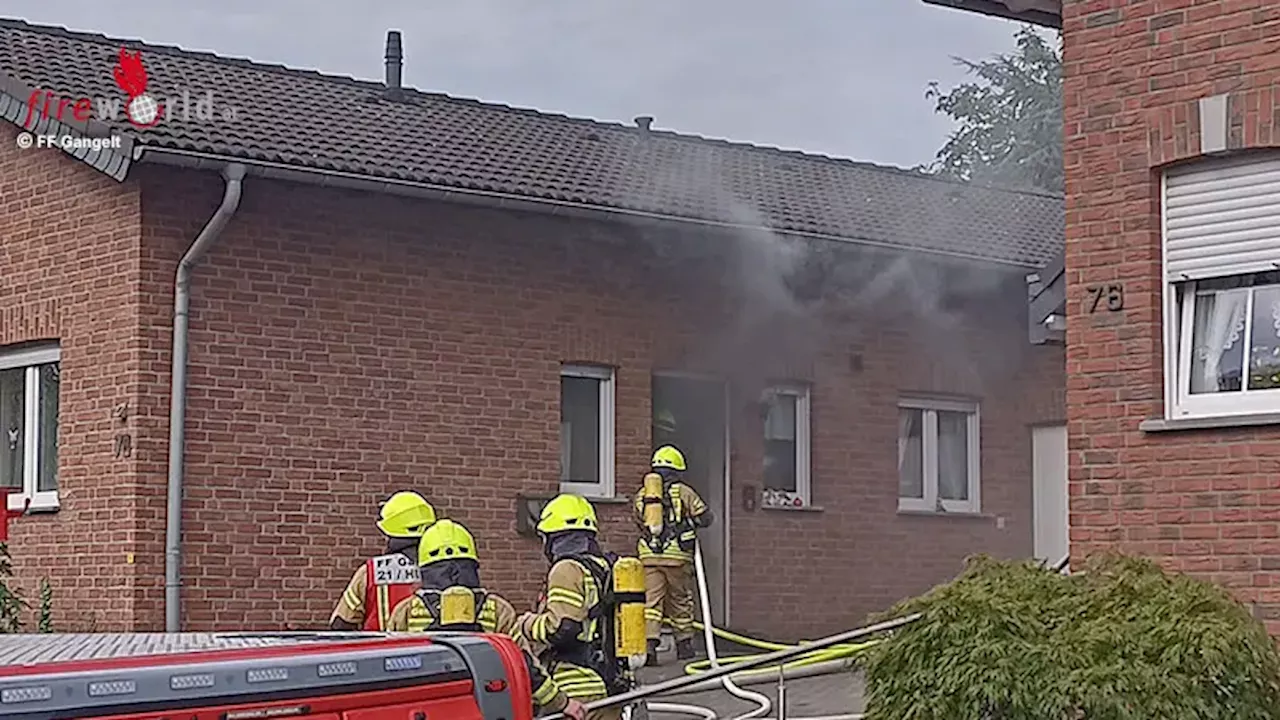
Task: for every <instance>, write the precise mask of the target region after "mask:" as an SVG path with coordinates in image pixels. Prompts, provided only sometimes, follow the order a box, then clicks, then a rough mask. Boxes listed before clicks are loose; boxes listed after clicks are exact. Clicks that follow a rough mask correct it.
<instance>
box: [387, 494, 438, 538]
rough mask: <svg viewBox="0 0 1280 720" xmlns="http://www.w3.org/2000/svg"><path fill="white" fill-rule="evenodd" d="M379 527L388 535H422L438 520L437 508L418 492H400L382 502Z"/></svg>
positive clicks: (402, 536) (411, 536)
mask: <svg viewBox="0 0 1280 720" xmlns="http://www.w3.org/2000/svg"><path fill="white" fill-rule="evenodd" d="M378 515H379V518H378V529H379V530H381V531H382V533H383V534H384V535H386V536H388V537H394V538H415V537H422V533H423V532H425V531H426V529H427V528H428V527H431V524H432V523H434V522H435V521H436V511H435V508H433V507H431V503H429V502H427V500H426V498H424V497H422V496H421V495H419V494H418V493H416V492H409V491H404V492H398V493H396V494H395V495H392V496H391V498H390V499H388V500H387V501H386V502H385V503H383V504H382V511H381V512H380V513H379V514H378Z"/></svg>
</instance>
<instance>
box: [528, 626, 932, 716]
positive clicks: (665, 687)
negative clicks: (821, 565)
mask: <svg viewBox="0 0 1280 720" xmlns="http://www.w3.org/2000/svg"><path fill="white" fill-rule="evenodd" d="M921 617H922V615H921V614H920V613H912V614H911V615H904V616H902V617H899V618H894V619H893V620H886V621H885V622H881V623H876V624H875V625H868V626H866V627H860V628H857V629H854V630H846V631H845V632H842V633H839V634H836V635H831V636H830V637H825V638H820V639H818V640H814V641H812V642H809V643H806V644H805V645H802V646H799V647H792V648H787V649H785V650H778V651H776V652H771V653H766V654H764V655H760V656H758V657H756V658H754V659H752V660H746V661H743V662H742V663H739V665H740V669H741V670H755V669H757V668H762V667H768V666H770V665H776V664H778V663H785V662H786V661H788V660H791V659H793V658H797V657H800V656H801V655H804V654H805V652H806V648H807V649H809V650H823V649H826V648H829V647H832V646H835V645H841V644H846V643H851V642H854V641H857V640H862V639H864V638H868V637H873V636H875V635H879V634H880V633H885V632H890V631H892V630H897V629H898V628H900V627H903V626H905V625H909V624H911V623H913V622H915V621H916V620H919V619H920V618H921ZM732 673H733V667H732V666H729V665H721V666H720V667H718V668H715V669H712V670H708V671H707V672H705V673H702V674H701V675H685V676H684V677H677V678H672V679H670V680H665V681H663V682H660V683H655V684H653V685H647V686H644V687H639V688H636V689H634V690H629V691H627V692H625V693H621V694H618V695H612V696H610V697H606V698H601V699H599V700H593V701H591V702H589V703H586V704H585V707H586V709H587V710H603V709H605V708H611V707H618V706H625V705H630V704H632V703H635V702H636V701H639V700H644V699H646V698H650V697H654V696H657V695H664V694H670V693H673V692H675V691H677V690H685V689H687V688H689V687H692V686H694V685H696V684H698V683H700V682H703V681H706V680H718V679H720V678H722V677H724V676H726V675H730V674H732ZM699 714H701V713H699ZM562 718H564V714H563V713H555V714H552V715H548V716H546V718H545V719H544V720H562Z"/></svg>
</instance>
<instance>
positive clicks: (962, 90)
mask: <svg viewBox="0 0 1280 720" xmlns="http://www.w3.org/2000/svg"><path fill="white" fill-rule="evenodd" d="M1014 37H1015V39H1016V41H1017V50H1016V51H1014V52H1010V53H1006V54H1003V55H997V56H995V57H992V58H990V59H988V60H983V61H981V62H973V61H970V60H965V59H963V58H953V59H954V60H955V61H956V62H957V63H959V64H960V65H962V66H963V67H964V68H965V69H966V70H967V71H968V73H969V74H971V75H973V76H975V77H976V80H975V81H974V82H967V83H964V84H961V85H958V86H956V87H955V88H953V89H952V90H951V91H950V92H943V91H942V90H940V89H939V87H938V83H936V82H934V83H930V84H929V89H928V91H927V92H926V93H925V96H926V97H927V98H929V99H930V100H933V101H934V110H935V111H936V112H939V113H942V114H945V115H947V116H949V117H951V119H952V120H953V121H955V123H956V129H955V130H954V131H953V132H952V133H951V135H950V136H949V137H948V138H947V142H946V144H945V145H943V146H942V149H941V150H939V151H938V154H937V156H936V157H935V159H934V162H933V164H932V165H930V166H928V167H927V168H926V169H927V170H930V171H933V172H936V173H939V174H941V175H945V176H948V177H954V178H957V179H961V180H974V181H979V182H986V183H992V184H997V185H1004V186H1010V187H1030V188H1033V189H1037V190H1043V191H1048V192H1055V193H1060V192H1062V189H1063V187H1062V57H1061V55H1060V53H1059V50H1058V47H1057V46H1055V44H1051V43H1050V42H1049V41H1048V40H1046V39H1045V38H1044V37H1043V36H1042V35H1041V34H1040V33H1039V32H1037V31H1036V30H1035V29H1034V28H1031V27H1024V28H1022V29H1021V30H1019V31H1018V32H1017V34H1016V35H1015V36H1014Z"/></svg>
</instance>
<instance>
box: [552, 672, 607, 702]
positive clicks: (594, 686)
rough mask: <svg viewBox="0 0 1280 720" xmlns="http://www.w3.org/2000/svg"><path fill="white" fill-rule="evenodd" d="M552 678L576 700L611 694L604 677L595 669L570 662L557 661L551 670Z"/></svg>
mask: <svg viewBox="0 0 1280 720" xmlns="http://www.w3.org/2000/svg"><path fill="white" fill-rule="evenodd" d="M551 679H553V680H555V681H556V685H559V686H560V689H561V690H562V691H564V694H565V695H567V696H569V697H571V698H574V699H576V700H582V701H584V702H585V701H586V700H588V699H595V698H602V697H605V696H606V695H608V694H609V688H607V687H606V686H605V684H604V678H602V677H600V674H599V673H597V672H595V671H594V670H588V669H587V668H584V667H578V666H577V665H570V664H569V663H557V664H556V666H555V670H553V671H552V672H551Z"/></svg>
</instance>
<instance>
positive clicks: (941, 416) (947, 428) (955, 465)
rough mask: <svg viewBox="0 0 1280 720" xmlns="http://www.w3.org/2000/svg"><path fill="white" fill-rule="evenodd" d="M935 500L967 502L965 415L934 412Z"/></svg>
mask: <svg viewBox="0 0 1280 720" xmlns="http://www.w3.org/2000/svg"><path fill="white" fill-rule="evenodd" d="M938 497H940V498H942V499H943V500H968V499H969V414H968V413H960V412H941V411H939V412H938Z"/></svg>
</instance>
